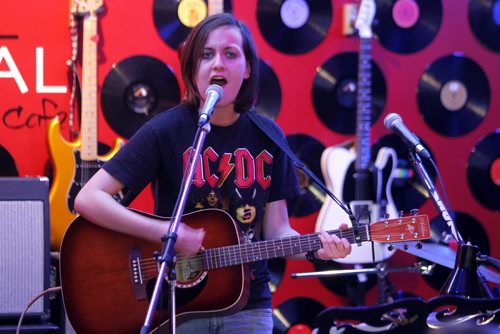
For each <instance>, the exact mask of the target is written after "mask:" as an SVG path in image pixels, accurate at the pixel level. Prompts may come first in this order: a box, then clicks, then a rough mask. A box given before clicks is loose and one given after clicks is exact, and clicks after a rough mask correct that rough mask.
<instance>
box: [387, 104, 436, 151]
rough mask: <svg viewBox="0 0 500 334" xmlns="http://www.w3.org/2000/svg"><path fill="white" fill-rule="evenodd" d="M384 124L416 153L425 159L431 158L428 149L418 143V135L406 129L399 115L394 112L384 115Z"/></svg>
mask: <svg viewBox="0 0 500 334" xmlns="http://www.w3.org/2000/svg"><path fill="white" fill-rule="evenodd" d="M384 125H385V127H386V128H387V129H388V130H390V131H392V132H394V133H395V134H397V135H398V136H399V137H401V139H403V141H404V142H406V144H407V145H408V146H410V148H411V149H413V150H414V151H415V152H416V153H417V154H419V155H421V156H422V157H424V158H425V159H430V158H431V155H430V154H429V151H428V150H427V149H426V148H425V147H424V146H423V145H422V144H420V140H419V139H418V137H417V136H415V135H414V134H413V132H411V131H410V130H408V128H407V127H406V126H405V125H404V124H403V120H402V119H401V116H399V115H398V114H396V113H390V114H389V115H387V116H386V117H385V119H384Z"/></svg>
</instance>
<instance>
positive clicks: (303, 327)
mask: <svg viewBox="0 0 500 334" xmlns="http://www.w3.org/2000/svg"><path fill="white" fill-rule="evenodd" d="M324 309H325V306H324V305H323V304H321V303H320V302H318V301H316V300H314V299H311V298H307V297H296V298H292V299H289V300H287V301H284V302H283V303H281V304H280V305H278V306H277V307H276V308H275V309H274V310H273V322H274V328H273V334H285V333H294V332H299V333H303V332H307V331H308V332H310V331H311V330H312V329H313V322H314V319H315V318H316V316H317V315H318V314H319V312H321V311H323V310H324Z"/></svg>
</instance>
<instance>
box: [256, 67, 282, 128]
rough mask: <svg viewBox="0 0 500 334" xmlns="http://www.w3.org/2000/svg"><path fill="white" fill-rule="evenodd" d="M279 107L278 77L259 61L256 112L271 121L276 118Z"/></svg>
mask: <svg viewBox="0 0 500 334" xmlns="http://www.w3.org/2000/svg"><path fill="white" fill-rule="evenodd" d="M280 106H281V87H280V82H279V80H278V77H277V76H276V74H275V73H274V71H273V69H272V68H271V67H270V66H269V64H267V63H266V62H265V61H263V60H260V61H259V96H258V98H257V104H256V106H255V109H256V111H257V112H258V113H259V114H261V115H264V116H267V117H269V118H271V119H275V118H276V117H277V116H278V113H279V111H280Z"/></svg>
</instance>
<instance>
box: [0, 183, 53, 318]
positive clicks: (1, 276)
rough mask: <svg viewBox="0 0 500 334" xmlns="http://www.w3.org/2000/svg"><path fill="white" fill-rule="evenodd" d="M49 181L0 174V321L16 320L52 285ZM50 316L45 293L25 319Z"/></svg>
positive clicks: (32, 306)
mask: <svg viewBox="0 0 500 334" xmlns="http://www.w3.org/2000/svg"><path fill="white" fill-rule="evenodd" d="M49 217H50V213H49V180H48V178H46V177H0V240H1V242H0V296H1V297H0V322H1V323H5V322H6V321H8V320H14V319H15V320H17V319H19V316H20V315H21V313H22V312H23V311H24V309H25V308H26V306H27V304H28V303H29V302H30V301H31V300H32V299H33V298H34V297H35V296H37V295H38V294H40V293H41V292H43V291H44V290H46V289H48V288H49V287H50V234H49V233H50V231H49V228H50V222H49ZM49 317H50V300H49V296H48V295H45V296H44V297H42V298H40V299H39V300H37V301H36V303H34V304H33V305H31V307H30V309H29V310H28V311H27V313H26V314H25V319H27V320H28V319H33V320H36V319H39V320H46V319H48V318H49Z"/></svg>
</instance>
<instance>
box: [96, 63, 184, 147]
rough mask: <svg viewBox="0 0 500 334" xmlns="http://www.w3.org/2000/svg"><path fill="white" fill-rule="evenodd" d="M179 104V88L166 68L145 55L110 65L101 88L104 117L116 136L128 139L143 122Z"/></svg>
mask: <svg viewBox="0 0 500 334" xmlns="http://www.w3.org/2000/svg"><path fill="white" fill-rule="evenodd" d="M179 102H180V88H179V84H178V82H177V79H176V77H175V75H174V74H173V72H172V71H171V70H170V68H169V67H168V66H167V65H166V64H165V63H163V62H162V61H160V60H158V59H156V58H152V57H149V56H133V57H129V58H126V59H124V60H122V61H121V62H119V63H118V64H113V66H112V69H111V71H109V72H108V74H107V75H106V78H105V80H104V83H103V86H102V94H101V105H102V111H103V114H104V118H105V119H106V121H107V122H108V123H109V126H110V127H111V128H112V129H113V130H114V131H115V132H116V133H117V134H119V135H120V136H122V137H124V138H130V137H132V135H133V134H134V133H135V131H137V130H138V129H139V128H140V127H141V126H142V125H143V124H144V123H146V122H147V121H148V120H150V119H151V118H153V117H154V116H156V115H157V114H159V113H160V112H162V111H165V110H167V109H168V108H171V107H173V106H175V105H176V104H178V103H179Z"/></svg>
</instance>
